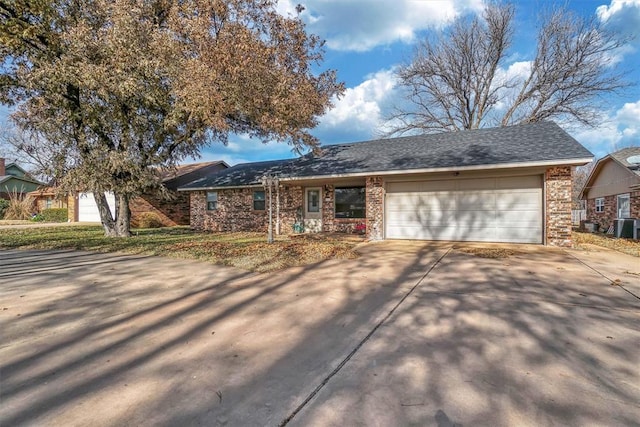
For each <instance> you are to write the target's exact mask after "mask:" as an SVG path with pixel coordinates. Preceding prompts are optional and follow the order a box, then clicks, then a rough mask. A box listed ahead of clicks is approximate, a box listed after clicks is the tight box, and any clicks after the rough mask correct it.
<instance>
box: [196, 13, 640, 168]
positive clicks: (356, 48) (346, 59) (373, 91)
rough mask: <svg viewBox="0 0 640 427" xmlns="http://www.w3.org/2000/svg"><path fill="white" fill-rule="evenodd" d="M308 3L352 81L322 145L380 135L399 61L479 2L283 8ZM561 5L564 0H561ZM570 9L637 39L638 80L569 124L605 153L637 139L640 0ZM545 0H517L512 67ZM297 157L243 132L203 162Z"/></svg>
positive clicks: (628, 56) (527, 46)
mask: <svg viewBox="0 0 640 427" xmlns="http://www.w3.org/2000/svg"><path fill="white" fill-rule="evenodd" d="M297 3H301V4H303V5H304V6H305V8H306V9H305V11H304V13H303V19H304V20H305V22H306V23H307V29H308V31H310V32H312V33H315V34H318V35H319V36H321V37H322V38H323V39H325V40H326V41H327V44H326V47H327V49H326V53H325V61H324V63H323V64H322V65H323V67H324V68H332V69H335V70H337V72H338V77H339V79H340V80H341V81H343V82H344V83H345V85H346V87H347V90H346V92H345V94H344V96H343V97H342V98H341V99H339V100H336V101H335V106H334V108H333V109H331V110H330V111H328V112H327V113H326V114H325V115H324V116H323V117H322V118H321V122H320V125H319V126H318V127H317V128H316V129H314V130H313V132H312V133H313V134H314V135H315V136H316V137H318V138H319V139H320V141H321V143H323V144H335V143H340V142H353V141H364V140H368V139H372V138H376V137H377V135H378V133H377V132H378V129H379V128H380V126H381V125H382V124H383V118H384V116H385V115H386V114H387V112H388V109H389V107H390V106H392V105H393V104H397V103H398V101H399V96H400V95H399V93H398V90H397V89H396V87H395V84H394V77H393V70H394V67H395V66H397V65H398V64H399V63H402V62H403V61H407V60H408V59H410V57H411V54H412V52H413V49H414V44H415V43H416V41H418V40H420V38H421V37H424V36H425V35H427V34H428V33H429V32H432V31H441V30H442V29H443V28H445V27H446V26H447V25H449V24H450V23H451V21H452V20H453V19H454V18H455V17H457V16H460V15H461V14H473V13H480V11H481V10H482V8H483V2H482V1H481V0H437V1H435V0H434V1H431V0H394V1H393V2H389V1H382V0H306V1H305V0H298V1H296V0H280V1H279V4H278V8H279V10H280V12H281V13H285V14H286V13H288V12H293V10H294V8H295V5H296V4H297ZM561 4H565V2H564V1H563V2H562V3H561ZM566 4H567V6H568V8H569V9H571V10H573V11H575V12H576V13H578V14H581V15H583V16H587V17H591V16H593V17H595V18H596V19H599V20H601V21H602V22H603V23H604V24H605V25H607V26H609V27H610V28H613V29H615V30H616V31H620V32H621V33H623V34H625V35H631V36H634V37H635V39H634V40H633V41H632V42H630V43H629V45H628V46H625V48H624V49H623V50H622V52H620V55H619V56H620V57H619V58H618V59H619V62H618V63H617V64H616V66H617V67H621V69H624V70H629V71H630V75H629V79H630V80H633V81H636V82H638V84H636V85H634V86H633V87H632V88H630V89H627V90H626V91H625V93H624V95H623V96H619V97H612V98H611V99H610V100H608V102H607V105H608V106H609V109H608V111H606V112H604V115H605V118H606V120H605V122H604V123H603V124H602V125H601V126H599V127H598V128H597V129H587V128H580V127H576V126H574V127H571V128H566V129H567V131H569V133H570V134H571V135H572V136H574V137H575V138H576V139H577V140H578V141H579V142H581V143H582V144H583V145H585V146H586V147H587V148H588V149H589V150H591V151H592V152H593V153H594V154H595V155H596V156H597V157H601V156H603V155H605V154H607V153H609V152H611V151H615V150H616V149H617V148H621V147H625V146H629V145H640V82H639V81H640V72H639V71H640V0H588V1H587V0H585V1H568V2H566ZM550 5H552V4H551V3H550V2H548V1H543V0H537V1H519V2H516V34H515V36H516V38H515V45H514V46H513V55H512V56H511V57H510V58H511V59H512V60H511V62H510V63H509V64H507V65H508V66H511V69H517V68H518V66H519V65H522V64H524V63H526V61H529V60H531V59H532V55H533V54H534V50H535V39H534V37H535V25H536V18H537V15H538V14H539V13H540V11H541V10H542V9H543V8H545V7H548V6H550ZM292 156H294V154H293V153H291V150H290V147H289V146H287V145H285V144H276V143H269V144H266V145H265V144H262V143H261V142H259V141H254V140H249V139H246V138H242V137H240V136H234V137H232V138H231V139H230V143H229V145H228V146H227V147H223V146H221V145H213V146H210V147H207V148H206V149H205V150H203V159H204V160H213V159H223V160H225V161H227V162H228V163H231V164H236V163H239V162H246V161H258V160H268V159H279V158H286V157H292Z"/></svg>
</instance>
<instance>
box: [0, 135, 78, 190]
mask: <svg viewBox="0 0 640 427" xmlns="http://www.w3.org/2000/svg"><path fill="white" fill-rule="evenodd" d="M56 151H57V149H56V146H55V144H52V143H50V142H49V141H47V140H45V139H44V138H43V137H42V135H39V134H37V133H33V132H29V131H28V130H21V129H18V128H17V127H15V126H10V125H7V126H4V127H2V128H0V153H1V154H2V155H1V156H0V157H10V158H12V159H15V160H16V161H19V162H20V165H21V166H23V167H26V168H28V169H29V173H30V174H31V175H33V176H35V177H37V178H38V179H39V180H40V181H43V182H50V181H51V180H52V179H53V177H54V176H55V175H56V167H60V166H62V167H61V169H62V170H63V171H64V170H66V169H68V166H63V165H58V162H57V160H56V158H55V156H56ZM61 160H64V163H65V164H70V163H72V161H73V159H72V158H65V159H61Z"/></svg>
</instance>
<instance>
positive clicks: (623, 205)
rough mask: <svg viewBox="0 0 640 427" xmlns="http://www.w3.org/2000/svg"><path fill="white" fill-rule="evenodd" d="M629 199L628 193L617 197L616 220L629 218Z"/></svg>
mask: <svg viewBox="0 0 640 427" xmlns="http://www.w3.org/2000/svg"><path fill="white" fill-rule="evenodd" d="M630 201H631V199H630V197H629V193H627V194H619V195H618V218H630V217H631V203H630Z"/></svg>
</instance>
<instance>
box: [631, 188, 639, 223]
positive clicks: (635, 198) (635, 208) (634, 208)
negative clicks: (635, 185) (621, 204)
mask: <svg viewBox="0 0 640 427" xmlns="http://www.w3.org/2000/svg"><path fill="white" fill-rule="evenodd" d="M630 198H631V200H629V202H630V203H631V218H638V219H640V191H633V192H631V193H630Z"/></svg>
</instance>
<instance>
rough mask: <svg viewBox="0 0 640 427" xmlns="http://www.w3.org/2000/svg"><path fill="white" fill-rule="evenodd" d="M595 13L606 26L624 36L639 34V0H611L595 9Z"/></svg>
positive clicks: (636, 36) (636, 35)
mask: <svg viewBox="0 0 640 427" xmlns="http://www.w3.org/2000/svg"><path fill="white" fill-rule="evenodd" d="M596 15H597V16H598V18H599V19H600V20H601V21H602V22H603V23H605V25H607V26H608V27H611V28H613V29H615V30H617V31H620V32H621V33H622V34H623V35H625V36H631V37H635V38H636V42H637V38H638V36H640V0H612V1H611V3H610V4H609V6H607V5H602V6H599V7H598V8H597V9H596Z"/></svg>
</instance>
